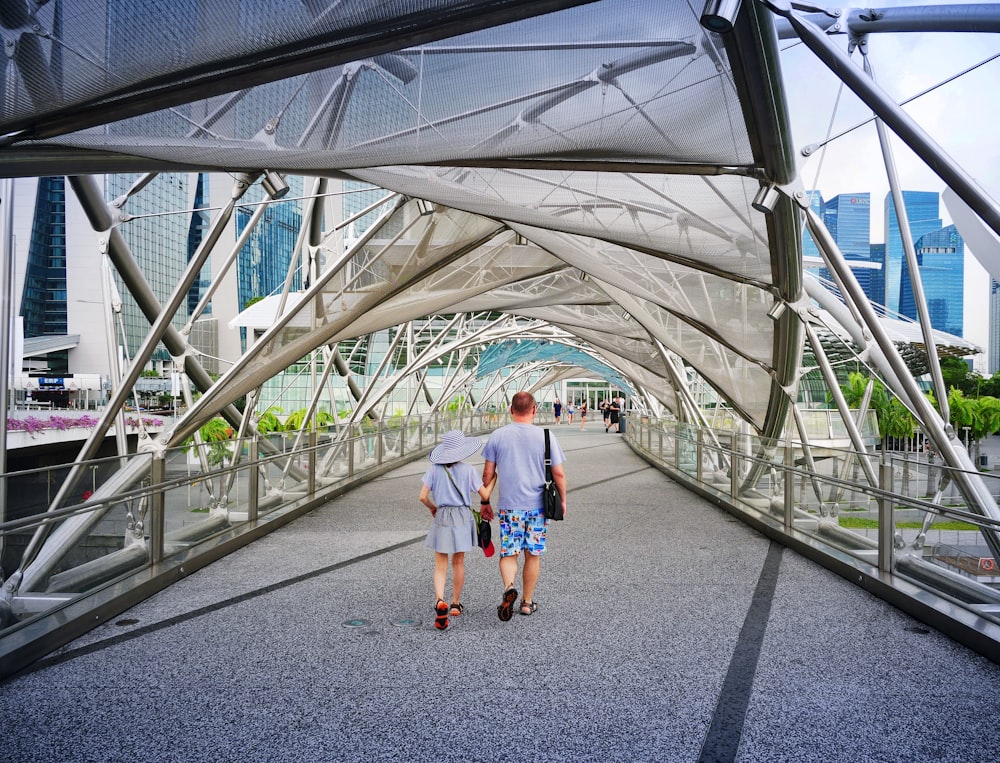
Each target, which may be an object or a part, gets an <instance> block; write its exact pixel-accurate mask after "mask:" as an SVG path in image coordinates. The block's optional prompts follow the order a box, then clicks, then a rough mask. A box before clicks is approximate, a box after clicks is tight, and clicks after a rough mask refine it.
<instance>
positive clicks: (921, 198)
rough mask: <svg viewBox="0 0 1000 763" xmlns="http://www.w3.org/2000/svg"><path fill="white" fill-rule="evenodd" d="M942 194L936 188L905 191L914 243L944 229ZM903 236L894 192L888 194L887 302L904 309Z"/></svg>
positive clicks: (886, 245)
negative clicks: (941, 217)
mask: <svg viewBox="0 0 1000 763" xmlns="http://www.w3.org/2000/svg"><path fill="white" fill-rule="evenodd" d="M938 202H939V197H938V194H937V193H936V192H934V191H903V207H904V208H905V210H906V217H907V219H908V220H909V223H910V235H911V237H912V238H913V242H914V244H916V241H917V239H919V238H920V237H921V236H923V235H924V234H925V233H931V232H933V231H936V230H940V229H941V219H940V217H939V216H938V209H939V207H938ZM904 259H905V255H904V253H903V238H902V235H901V234H900V232H899V222H898V218H897V216H896V205H895V204H894V203H893V200H892V194H891V193H887V194H886V196H885V271H884V272H885V305H886V307H888V308H889V309H890V310H892V311H894V312H900V306H899V300H900V286H901V283H902V280H901V279H902V274H903V260H904Z"/></svg>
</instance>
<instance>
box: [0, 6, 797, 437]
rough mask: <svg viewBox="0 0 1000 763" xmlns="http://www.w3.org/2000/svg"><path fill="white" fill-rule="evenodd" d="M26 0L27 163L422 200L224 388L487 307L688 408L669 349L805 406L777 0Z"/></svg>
mask: <svg viewBox="0 0 1000 763" xmlns="http://www.w3.org/2000/svg"><path fill="white" fill-rule="evenodd" d="M24 7H25V8H26V9H33V10H32V12H31V13H30V14H29V13H28V11H27V10H25V11H23V12H22V13H20V14H19V13H18V12H17V11H11V12H10V14H9V17H8V18H5V19H4V20H3V23H4V25H5V34H6V35H7V37H6V39H9V40H12V41H13V47H14V49H15V53H14V55H13V56H11V57H9V58H8V59H7V75H8V76H7V77H6V78H5V84H4V87H5V92H4V98H3V99H0V134H5V135H7V139H6V140H7V145H6V146H5V147H4V149H3V151H4V155H5V158H6V160H7V165H8V166H9V167H10V168H11V169H12V171H13V172H15V173H17V174H25V175H39V174H44V173H45V172H46V170H47V168H49V167H50V166H52V165H53V163H56V162H58V166H59V168H60V169H59V172H61V173H64V172H86V171H95V170H96V171H102V172H111V171H122V170H137V169H145V170H154V169H159V168H181V169H183V168H194V167H197V168H211V169H218V170H227V171H232V172H251V173H252V172H254V171H262V170H265V169H268V170H276V171H287V172H294V173H297V174H304V175H311V176H328V177H351V178H356V179H358V180H361V181H365V182H367V183H371V184H374V185H376V186H379V187H382V188H385V189H389V190H392V191H395V192H398V193H399V194H401V195H402V197H403V198H401V199H400V200H399V202H398V203H397V204H396V206H395V207H394V208H393V209H392V210H391V211H389V212H388V213H386V214H385V215H384V216H383V218H382V220H381V221H380V223H379V224H377V225H376V226H374V227H373V228H372V229H371V230H370V231H369V233H368V235H367V237H366V238H365V239H364V240H363V241H361V242H359V243H358V244H357V245H356V246H355V247H354V248H353V249H352V250H351V251H350V252H349V253H348V254H347V255H346V256H340V255H331V254H329V253H328V255H327V260H326V262H324V263H323V266H322V268H321V270H322V274H321V275H320V276H319V277H318V278H317V279H316V280H315V281H314V282H313V283H312V284H311V286H310V288H309V290H308V291H307V292H306V293H304V294H302V295H299V296H300V297H301V299H299V298H296V299H293V300H288V301H287V302H286V303H284V306H283V308H282V309H283V310H284V314H283V315H280V316H279V315H278V314H277V313H276V312H275V310H274V309H273V305H272V308H270V309H271V312H270V313H269V323H268V325H269V328H268V330H267V332H266V333H265V334H264V341H262V342H261V343H260V344H259V345H258V346H257V347H255V348H254V349H253V350H252V351H251V352H250V353H249V354H248V355H247V356H246V357H245V358H244V359H243V360H242V361H240V362H239V363H237V365H236V366H235V367H234V368H233V369H232V370H231V371H230V372H229V373H228V374H227V377H226V382H227V383H226V384H225V385H223V386H224V388H223V387H220V388H219V389H214V390H213V391H212V393H210V394H207V395H205V396H204V397H203V398H202V400H201V401H200V403H199V411H200V412H202V413H205V412H208V411H209V410H212V409H218V407H220V406H222V405H224V404H226V403H228V402H229V401H231V400H233V399H235V398H237V397H238V396H240V395H242V394H245V393H246V392H248V391H249V390H251V389H253V388H254V387H255V386H256V385H257V384H259V382H260V379H261V377H262V375H263V374H266V373H276V372H277V371H279V370H280V369H281V368H283V367H285V366H287V365H288V364H290V363H292V362H294V361H295V360H297V359H298V358H301V357H303V356H304V355H305V354H307V353H308V352H309V351H310V350H312V349H314V348H316V347H318V346H320V345H323V344H328V343H331V342H335V341H338V340H341V339H344V338H347V337H356V336H360V335H362V334H364V333H366V332H371V331H375V330H378V329H381V328H386V327H391V326H395V325H399V324H401V323H402V322H405V321H407V320H413V319H416V318H419V317H421V316H427V315H433V314H443V313H449V312H459V311H470V312H471V311H491V312H502V313H508V314H510V315H515V316H519V317H521V318H524V319H527V320H531V321H536V322H538V324H543V325H548V326H552V327H555V328H557V329H559V330H561V331H564V332H567V334H568V335H571V336H572V337H574V338H575V340H576V341H578V342H579V343H581V346H582V347H585V348H586V349H587V351H588V352H589V353H592V355H591V356H592V357H595V358H599V359H600V360H599V361H597V362H599V363H602V364H604V365H606V366H609V367H612V368H614V369H615V371H616V372H617V373H619V374H621V375H622V376H623V377H625V378H627V379H628V380H629V381H630V386H641V387H642V388H643V389H644V390H646V391H647V392H648V394H650V395H651V396H652V397H653V398H656V399H657V400H659V402H660V403H661V404H663V405H665V406H670V405H672V404H673V400H674V396H673V394H672V392H671V390H670V388H671V386H672V385H673V384H674V380H673V377H672V376H671V373H670V370H669V369H668V368H667V366H666V362H665V360H664V358H665V355H664V353H672V354H674V355H676V356H679V357H680V358H682V359H683V361H684V362H685V363H687V364H689V365H690V366H692V367H694V368H695V369H696V370H697V371H698V372H699V374H700V375H701V377H702V378H704V379H705V380H707V381H708V382H709V383H711V384H712V385H713V386H714V387H715V388H716V390H717V391H718V392H719V393H720V394H721V395H722V396H723V397H724V398H725V399H727V400H728V401H729V402H730V403H731V404H732V406H733V407H734V409H736V410H737V411H738V412H740V413H741V415H743V416H744V417H745V418H746V419H747V420H748V421H749V422H751V423H752V424H753V425H754V426H755V427H757V428H758V429H760V430H774V429H775V427H777V426H779V425H780V422H782V421H783V419H784V411H785V410H786V406H787V397H788V395H787V393H788V392H789V390H790V389H793V387H794V382H795V378H796V374H797V368H796V366H797V360H798V350H797V349H795V348H797V347H798V346H800V344H801V342H800V341H799V339H798V336H799V335H798V329H797V328H795V323H794V322H793V321H792V320H791V316H790V315H789V316H788V317H787V318H784V319H778V320H774V319H772V318H771V317H768V311H769V310H771V308H772V307H773V305H774V302H775V299H776V298H778V299H786V300H790V301H794V300H796V299H798V297H799V291H800V285H799V279H798V275H797V274H798V273H799V272H800V270H801V268H800V262H799V257H800V255H799V249H800V247H799V246H798V225H797V224H796V222H795V221H796V219H797V218H796V215H797V213H796V211H795V208H794V206H793V205H792V204H791V203H790V202H788V201H787V199H785V200H783V201H782V202H781V203H780V204H779V205H778V206H777V207H775V208H774V209H773V210H772V211H771V212H769V213H767V214H765V212H763V211H759V210H758V209H754V208H753V205H752V202H753V199H754V197H755V195H756V194H757V193H758V191H759V190H760V188H761V186H762V183H763V184H767V183H768V182H787V181H788V179H789V178H790V176H791V174H792V173H791V171H790V166H791V164H790V162H789V160H788V158H787V157H788V153H789V149H788V147H787V146H786V145H784V143H783V137H782V136H784V135H787V133H788V131H787V125H786V124H785V115H784V114H783V113H782V111H781V110H780V108H779V106H778V104H777V103H776V102H774V99H773V98H772V96H771V95H769V94H770V93H772V92H773V91H775V90H776V89H777V87H778V85H777V82H778V80H779V75H778V72H777V69H776V56H775V47H776V36H775V33H774V31H773V28H772V26H771V23H772V22H771V20H770V17H769V16H768V14H767V12H766V11H763V10H762V9H761V8H759V7H756V6H753V7H750V8H748V9H747V13H746V14H744V18H745V20H744V21H743V22H741V23H742V24H745V25H746V27H745V28H746V29H747V30H749V29H751V28H752V29H753V30H754V31H753V33H752V34H748V33H737V34H734V35H728V36H727V38H723V37H720V36H719V35H716V34H714V33H710V32H707V31H706V30H705V29H704V28H703V27H702V26H701V25H700V23H699V15H700V7H699V8H698V9H697V10H696V9H695V8H694V6H692V4H690V3H688V2H680V1H678V0H667V1H664V0H607V1H605V2H532V3H524V2H512V1H508V2H503V1H502V0H490V1H486V0H484V1H482V2H475V1H473V0H464V1H463V2H447V1H441V0H439V1H438V2H407V1H404V0H396V1H395V2H384V1H383V0H380V1H379V2H332V1H331V2H326V1H325V0H308V1H307V2H301V3H281V4H274V3H268V2H250V1H249V0H243V1H239V0H214V1H213V0H187V1H184V2H178V1H177V0H171V2H160V3H156V2H154V3H144V4H143V5H142V6H141V8H140V7H138V6H135V5H134V4H130V3H126V2H120V1H115V2H97V1H96V0H66V1H65V2H60V3H48V4H44V5H42V7H40V8H36V7H35V5H34V4H33V3H27V4H25V5H24ZM734 56H735V57H736V58H735V59H734ZM734 60H738V64H735V65H734V63H733V61H734ZM754 99H756V105H752V101H754ZM759 135H768V136H770V137H769V138H768V139H767V140H763V141H762V140H760V139H759V137H758V136H759ZM415 199H420V200H425V201H427V202H430V203H431V204H432V205H433V206H432V207H431V208H430V210H431V213H430V214H426V212H427V211H428V208H427V207H425V206H424V205H423V204H422V205H420V206H417V205H416V204H415V202H414V201H413V200H415ZM292 305H294V306H295V309H294V311H293V310H292V307H291V306H292ZM261 309H263V308H258V310H261ZM252 323H254V319H253V318H251V317H247V318H245V319H241V325H250V324H252Z"/></svg>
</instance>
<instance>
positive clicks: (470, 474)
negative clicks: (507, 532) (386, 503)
mask: <svg viewBox="0 0 1000 763" xmlns="http://www.w3.org/2000/svg"><path fill="white" fill-rule="evenodd" d="M481 447H483V441H482V440H479V439H477V438H475V437H466V436H465V435H464V434H462V432H461V431H459V430H457V429H453V430H451V431H450V432H445V433H444V434H443V435H442V436H441V443H440V445H438V446H437V447H436V448H434V450H432V451H431V455H430V460H431V467H430V468H429V469H428V470H427V472H426V473H425V474H424V477H423V486H422V487H421V489H420V502H421V503H422V504H423V505H424V506H426V507H427V508H428V509H430V511H431V516H432V517H433V521H432V522H431V529H430V532H428V533H427V539H426V540H425V541H424V545H425V546H426V547H427V548H431V549H433V550H434V595H435V596H436V597H437V599H436V603H435V604H434V627H435V628H437V629H438V630H444V629H445V628H447V627H448V617H449V616H451V617H458V616H459V615H461V614H462V612H463V610H464V607H463V606H462V588H463V587H464V585H465V552H466V551H471V550H472V549H474V548H475V547H476V545H477V542H476V520H475V517H473V515H472V509H471V508H470V507H469V496H470V494H471V493H474V492H477V493H479V497H480V498H481V499H482V504H483V505H482V511H481V515H482V517H483V519H486V520H491V519H493V509H492V508H490V506H489V500H490V494H491V493H492V492H493V488H494V487H495V486H496V477H494V478H493V479H492V480H491V481H490V483H489V485H485V486H484V485H483V481H482V480H481V479H480V478H479V473H478V470H476V469H475V468H474V467H473V466H472V465H471V464H466V463H464V459H466V458H468V457H469V456H471V455H472V454H473V453H476V452H477V451H478V450H479V449H480V448H481ZM432 495H433V499H432V498H431V496H432ZM449 557H451V587H452V590H451V604H450V605H449V603H448V602H447V601H446V600H445V595H444V589H445V583H446V582H447V580H448V558H449Z"/></svg>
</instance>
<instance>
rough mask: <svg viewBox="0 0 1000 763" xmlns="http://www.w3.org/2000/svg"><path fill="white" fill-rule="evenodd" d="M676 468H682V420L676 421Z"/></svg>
mask: <svg viewBox="0 0 1000 763" xmlns="http://www.w3.org/2000/svg"><path fill="white" fill-rule="evenodd" d="M674 468H675V469H677V471H680V470H681V422H679V421H675V422H674Z"/></svg>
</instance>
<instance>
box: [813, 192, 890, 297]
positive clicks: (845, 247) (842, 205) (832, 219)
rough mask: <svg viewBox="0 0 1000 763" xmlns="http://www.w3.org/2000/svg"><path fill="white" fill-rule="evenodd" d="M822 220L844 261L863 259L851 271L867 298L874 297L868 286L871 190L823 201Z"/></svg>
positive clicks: (869, 285) (869, 276)
mask: <svg viewBox="0 0 1000 763" xmlns="http://www.w3.org/2000/svg"><path fill="white" fill-rule="evenodd" d="M823 222H824V224H825V225H826V228H827V230H829V231H830V234H831V235H832V236H833V239H834V240H835V241H836V242H837V247H838V248H839V249H840V251H841V253H843V255H844V257H845V258H846V259H847V261H848V262H863V263H865V266H864V267H854V268H853V270H854V275H855V276H856V277H857V279H858V283H859V284H860V285H861V288H862V289H864V292H865V294H866V295H867V297H868V299H870V300H872V301H880V300H876V299H875V296H874V292H873V288H872V275H873V270H872V269H871V267H869V266H868V263H870V262H871V194H869V193H842V194H840V195H839V196H834V197H833V198H832V199H830V200H829V201H827V202H826V203H825V204H824V205H823Z"/></svg>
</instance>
